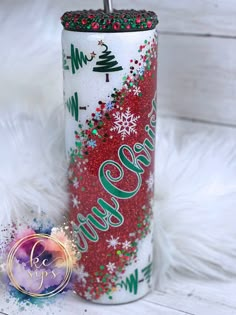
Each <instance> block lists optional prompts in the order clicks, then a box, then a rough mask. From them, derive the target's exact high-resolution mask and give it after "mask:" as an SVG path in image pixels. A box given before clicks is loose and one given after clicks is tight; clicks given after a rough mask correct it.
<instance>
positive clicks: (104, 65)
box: [93, 40, 123, 82]
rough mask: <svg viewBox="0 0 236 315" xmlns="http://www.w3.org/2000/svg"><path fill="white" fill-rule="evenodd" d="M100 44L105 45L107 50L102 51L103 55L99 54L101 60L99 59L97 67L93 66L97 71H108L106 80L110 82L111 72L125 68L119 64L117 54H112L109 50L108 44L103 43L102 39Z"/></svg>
mask: <svg viewBox="0 0 236 315" xmlns="http://www.w3.org/2000/svg"><path fill="white" fill-rule="evenodd" d="M98 45H100V46H104V47H105V50H103V51H102V55H101V56H99V59H100V61H97V63H96V67H94V68H93V71H95V72H105V73H106V82H109V73H107V72H115V71H120V70H123V68H122V67H121V66H117V65H118V62H117V61H116V60H115V56H114V55H112V54H111V51H110V50H108V46H107V45H106V44H104V43H103V41H102V40H100V41H99V42H98Z"/></svg>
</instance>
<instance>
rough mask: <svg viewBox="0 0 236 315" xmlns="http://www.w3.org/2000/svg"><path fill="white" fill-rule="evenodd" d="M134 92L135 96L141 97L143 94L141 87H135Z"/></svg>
mask: <svg viewBox="0 0 236 315" xmlns="http://www.w3.org/2000/svg"><path fill="white" fill-rule="evenodd" d="M133 92H134V95H137V96H139V94H140V93H141V90H140V87H139V86H134V88H133Z"/></svg>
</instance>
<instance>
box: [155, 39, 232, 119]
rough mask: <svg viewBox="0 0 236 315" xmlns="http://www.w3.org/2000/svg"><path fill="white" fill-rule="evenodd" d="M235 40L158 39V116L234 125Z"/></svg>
mask: <svg viewBox="0 0 236 315" xmlns="http://www.w3.org/2000/svg"><path fill="white" fill-rule="evenodd" d="M235 51H236V40H233V39H222V38H199V37H188V36H187V37H181V36H173V35H161V36H160V41H159V86H158V91H159V113H161V114H165V115H175V116H180V117H188V118H195V119H200V120H201V119H202V120H208V121H211V122H219V123H226V124H236V110H235V105H236V54H235Z"/></svg>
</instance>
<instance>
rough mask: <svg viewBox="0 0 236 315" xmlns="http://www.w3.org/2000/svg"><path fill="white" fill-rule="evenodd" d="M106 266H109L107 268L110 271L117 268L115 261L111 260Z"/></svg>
mask: <svg viewBox="0 0 236 315" xmlns="http://www.w3.org/2000/svg"><path fill="white" fill-rule="evenodd" d="M106 267H107V270H108V272H109V273H112V272H113V271H115V269H116V266H115V263H111V262H109V263H108V264H107V265H106Z"/></svg>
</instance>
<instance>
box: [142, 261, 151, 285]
mask: <svg viewBox="0 0 236 315" xmlns="http://www.w3.org/2000/svg"><path fill="white" fill-rule="evenodd" d="M142 273H143V275H144V279H145V280H146V281H147V283H150V281H151V277H152V263H150V264H149V265H147V267H145V268H143V269H142Z"/></svg>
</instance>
